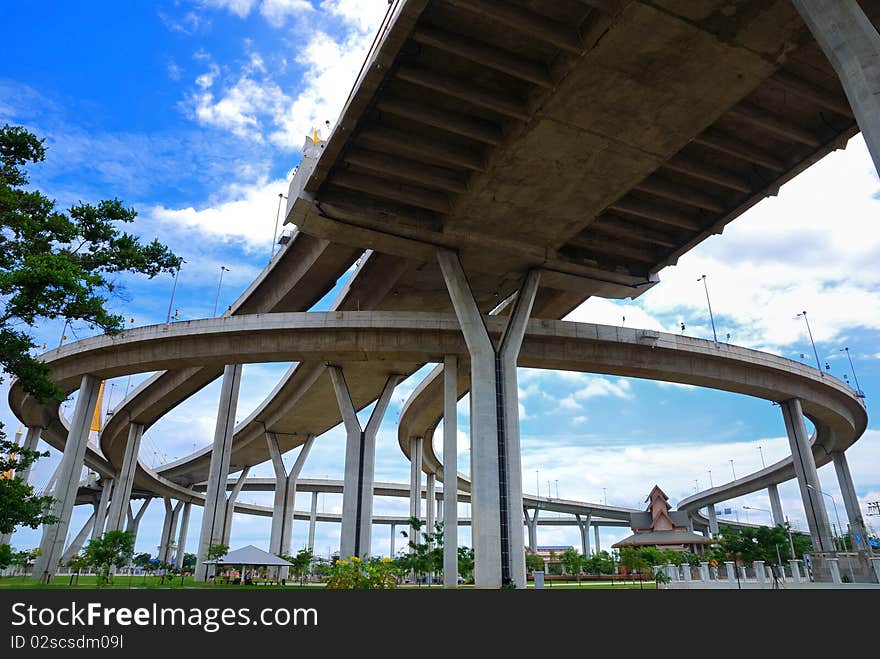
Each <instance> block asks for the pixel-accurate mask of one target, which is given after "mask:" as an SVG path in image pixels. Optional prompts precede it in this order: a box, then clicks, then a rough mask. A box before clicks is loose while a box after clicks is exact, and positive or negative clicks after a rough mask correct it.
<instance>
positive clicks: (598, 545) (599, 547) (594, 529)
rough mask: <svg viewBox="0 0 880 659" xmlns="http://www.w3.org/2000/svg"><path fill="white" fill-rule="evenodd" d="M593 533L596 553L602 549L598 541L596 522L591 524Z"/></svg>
mask: <svg viewBox="0 0 880 659" xmlns="http://www.w3.org/2000/svg"><path fill="white" fill-rule="evenodd" d="M593 535H594V536H595V538H596V553H597V554H598V553H599V552H600V551H602V545H601V543H600V542H599V525H598V524H596V525H595V526H593Z"/></svg>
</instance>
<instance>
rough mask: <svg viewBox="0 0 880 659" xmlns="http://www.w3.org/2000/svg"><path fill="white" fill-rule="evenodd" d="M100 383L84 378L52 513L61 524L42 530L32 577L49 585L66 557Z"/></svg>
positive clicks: (65, 449)
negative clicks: (65, 544)
mask: <svg viewBox="0 0 880 659" xmlns="http://www.w3.org/2000/svg"><path fill="white" fill-rule="evenodd" d="M100 384H101V381H100V380H99V379H98V378H96V377H95V376H93V375H85V376H83V378H82V381H81V383H80V388H79V395H78V396H77V399H76V407H75V408H74V410H73V418H72V419H71V421H70V428H69V430H68V432H67V442H66V443H65V445H64V456H63V457H62V458H61V471H60V472H59V474H58V487H57V490H56V493H55V501H54V503H53V504H52V508H51V510H50V514H51V515H53V516H54V517H56V518H57V519H58V522H57V523H55V524H52V525H50V526H44V527H43V538H42V540H41V542H40V556H38V557H37V560H36V563H35V564H34V571H33V577H34V578H35V579H41V580H43V581H46V582H48V580H49V579H51V578H52V577H53V576H54V575H55V572H56V571H57V570H58V561H60V560H61V556H62V555H63V554H64V540H65V538H66V537H67V530H68V528H69V527H70V516H71V514H72V513H73V506H74V505H75V503H76V492H77V489H79V476H80V473H81V472H82V468H83V459H84V458H85V454H86V445H87V444H88V441H89V429H90V426H91V423H92V416H93V415H94V412H95V405H97V403H98V387H99V386H100Z"/></svg>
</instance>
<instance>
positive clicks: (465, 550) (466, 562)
mask: <svg viewBox="0 0 880 659" xmlns="http://www.w3.org/2000/svg"><path fill="white" fill-rule="evenodd" d="M458 574H459V575H460V576H461V578H462V579H464V580H465V581H469V580H470V579H473V577H474V550H473V548H472V547H459V548H458Z"/></svg>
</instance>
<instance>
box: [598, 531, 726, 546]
mask: <svg viewBox="0 0 880 659" xmlns="http://www.w3.org/2000/svg"><path fill="white" fill-rule="evenodd" d="M713 542H715V541H714V540H712V538H706V537H704V536H702V535H698V534H696V533H691V532H690V531H648V532H646V533H634V534H633V535H631V536H628V537H626V538H624V539H623V540H620V541H619V542H615V543H614V544H613V545H611V546H612V547H643V546H646V545H711V544H712V543H713Z"/></svg>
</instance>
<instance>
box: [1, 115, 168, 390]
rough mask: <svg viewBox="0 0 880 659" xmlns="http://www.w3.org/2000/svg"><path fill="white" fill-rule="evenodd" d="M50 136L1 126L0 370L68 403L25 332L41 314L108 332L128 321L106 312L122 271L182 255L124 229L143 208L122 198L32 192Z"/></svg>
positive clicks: (156, 268) (150, 269) (146, 268)
mask: <svg viewBox="0 0 880 659" xmlns="http://www.w3.org/2000/svg"><path fill="white" fill-rule="evenodd" d="M43 142H44V140H42V139H39V138H37V136H36V135H34V134H33V133H30V132H29V131H27V130H26V129H24V128H22V127H21V126H10V125H8V124H7V125H4V126H3V128H0V299H2V307H0V367H2V368H3V370H5V371H6V372H7V373H10V374H12V375H14V376H15V377H17V378H18V380H19V382H20V383H21V385H22V387H23V388H24V390H25V391H27V392H28V393H30V394H31V395H33V396H35V397H36V398H37V399H39V400H40V401H46V400H53V399H54V400H58V401H60V400H63V397H64V392H62V391H61V390H60V389H59V388H58V387H57V386H56V385H55V384H54V383H53V382H52V381H51V380H50V379H49V366H48V365H47V364H45V363H44V362H42V361H39V360H38V359H36V358H35V357H33V356H32V355H31V354H30V351H31V350H32V349H34V348H36V345H35V344H34V342H33V339H32V337H31V336H30V334H29V333H28V332H27V331H26V330H25V329H22V328H23V327H31V326H33V325H34V323H35V322H37V321H38V320H40V319H50V320H52V319H56V318H63V319H65V320H66V321H84V322H86V323H89V324H90V325H92V326H96V327H99V328H101V329H102V330H103V331H105V332H107V333H114V332H118V331H120V330H121V329H122V327H123V318H122V316H120V315H114V314H112V313H110V312H109V311H108V310H107V304H106V303H107V299H108V296H109V295H110V294H112V293H114V291H116V290H117V286H118V284H117V283H116V282H115V281H113V279H112V276H113V275H115V274H119V273H123V272H130V273H137V274H143V275H146V276H147V277H150V278H152V277H155V276H156V275H157V274H159V273H160V272H173V271H174V270H175V269H176V268H178V267H179V265H180V259H179V258H178V257H177V256H175V255H174V254H172V253H171V251H170V250H169V249H168V248H167V247H166V246H164V245H162V244H161V243H159V242H158V241H157V240H153V241H152V242H150V243H148V244H143V243H142V242H141V240H140V239H139V238H138V237H136V236H135V235H134V234H131V233H127V232H124V231H120V228H119V227H120V225H122V224H130V223H131V222H133V221H134V218H135V217H136V216H137V213H136V212H135V210H134V209H132V208H126V207H125V206H124V205H123V203H122V202H121V201H120V200H119V199H112V200H104V201H100V202H98V204H96V205H93V204H87V203H82V202H79V203H77V204H75V205H74V206H72V207H71V208H69V209H68V210H67V211H62V210H59V209H57V208H56V205H55V201H54V200H53V199H50V198H49V197H47V196H46V195H45V194H43V193H42V192H40V191H39V190H29V189H27V186H28V183H29V180H30V178H29V175H28V171H27V167H28V165H32V164H36V163H39V162H42V161H43V160H44V159H45V157H46V148H45V146H44V144H43Z"/></svg>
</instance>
